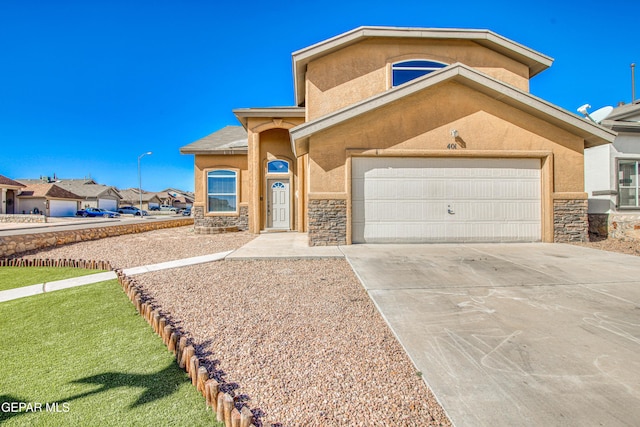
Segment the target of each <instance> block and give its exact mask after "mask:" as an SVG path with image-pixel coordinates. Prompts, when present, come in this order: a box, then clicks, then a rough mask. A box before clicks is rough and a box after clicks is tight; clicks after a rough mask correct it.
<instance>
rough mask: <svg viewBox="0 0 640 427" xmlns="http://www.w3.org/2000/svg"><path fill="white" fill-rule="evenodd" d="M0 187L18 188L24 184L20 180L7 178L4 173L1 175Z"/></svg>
mask: <svg viewBox="0 0 640 427" xmlns="http://www.w3.org/2000/svg"><path fill="white" fill-rule="evenodd" d="M0 187H4V188H13V187H15V188H16V189H18V188H22V187H24V184H21V183H19V182H18V181H14V180H12V179H10V178H7V177H6V176H4V175H0Z"/></svg>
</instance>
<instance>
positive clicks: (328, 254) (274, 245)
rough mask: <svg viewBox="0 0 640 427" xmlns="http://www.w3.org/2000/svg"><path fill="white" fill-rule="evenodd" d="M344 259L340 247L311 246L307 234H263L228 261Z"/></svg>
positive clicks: (234, 253)
mask: <svg viewBox="0 0 640 427" xmlns="http://www.w3.org/2000/svg"><path fill="white" fill-rule="evenodd" d="M278 258H291V259H302V258H304V259H318V258H344V254H343V253H342V251H341V250H340V248H339V247H338V246H309V236H308V235H307V233H297V232H282V233H263V234H260V235H259V236H258V237H256V238H255V239H253V240H252V241H250V242H249V243H247V244H246V245H244V246H243V247H241V248H240V249H237V250H235V251H233V253H232V254H231V255H229V256H227V258H226V259H228V260H246V259H278Z"/></svg>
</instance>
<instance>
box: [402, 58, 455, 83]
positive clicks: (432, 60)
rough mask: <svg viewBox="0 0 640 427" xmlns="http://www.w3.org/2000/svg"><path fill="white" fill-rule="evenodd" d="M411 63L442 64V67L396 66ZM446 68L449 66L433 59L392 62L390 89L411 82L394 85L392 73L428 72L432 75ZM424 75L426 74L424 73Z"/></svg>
mask: <svg viewBox="0 0 640 427" xmlns="http://www.w3.org/2000/svg"><path fill="white" fill-rule="evenodd" d="M411 61H424V62H435V63H437V64H442V67H402V66H398V64H402V63H404V62H411ZM447 66H449V64H447V63H445V62H442V61H436V60H435V59H425V58H413V59H403V60H401V61H396V62H393V63H391V74H390V77H391V79H390V80H391V87H398V86H402V85H403V84H406V83H409V82H410V81H411V80H408V81H406V82H404V83H401V84H399V85H394V84H393V83H394V82H393V72H394V71H396V70H399V71H428V72H429V73H432V72H434V71H437V70H441V69H443V68H444V67H447ZM425 74H428V73H425ZM416 78H417V77H416ZM412 80H415V79H412Z"/></svg>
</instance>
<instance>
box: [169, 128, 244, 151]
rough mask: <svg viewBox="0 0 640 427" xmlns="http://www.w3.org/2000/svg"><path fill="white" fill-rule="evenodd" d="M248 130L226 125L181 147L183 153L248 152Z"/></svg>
mask: <svg viewBox="0 0 640 427" xmlns="http://www.w3.org/2000/svg"><path fill="white" fill-rule="evenodd" d="M247 149H248V143H247V131H246V130H245V129H244V128H243V127H242V126H225V127H223V128H222V129H220V130H218V131H216V132H213V133H212V134H209V135H207V136H205V137H204V138H201V139H199V140H197V141H195V142H192V143H191V144H189V145H185V146H184V147H181V148H180V153H182V154H207V153H211V154H246V152H247Z"/></svg>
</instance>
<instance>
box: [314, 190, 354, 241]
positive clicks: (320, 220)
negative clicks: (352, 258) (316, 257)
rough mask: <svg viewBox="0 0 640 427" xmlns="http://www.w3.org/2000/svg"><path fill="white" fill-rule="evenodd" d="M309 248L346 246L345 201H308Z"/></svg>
mask: <svg viewBox="0 0 640 427" xmlns="http://www.w3.org/2000/svg"><path fill="white" fill-rule="evenodd" d="M308 210H309V226H308V235H309V246H337V245H346V244H347V201H346V200H336V199H312V200H309V208H308Z"/></svg>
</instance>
